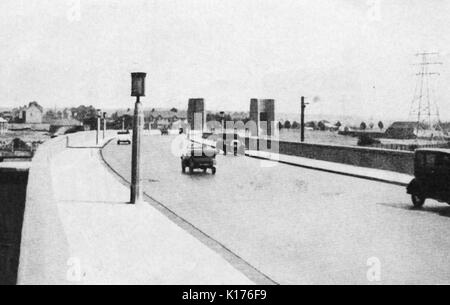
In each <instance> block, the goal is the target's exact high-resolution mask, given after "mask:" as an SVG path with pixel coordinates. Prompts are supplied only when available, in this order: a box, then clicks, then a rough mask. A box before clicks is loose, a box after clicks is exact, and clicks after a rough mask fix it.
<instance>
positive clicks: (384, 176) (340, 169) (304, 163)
mask: <svg viewBox="0 0 450 305" xmlns="http://www.w3.org/2000/svg"><path fill="white" fill-rule="evenodd" d="M246 155H247V156H249V157H252V158H258V159H264V160H271V161H276V162H280V163H283V164H288V165H293V166H299V167H304V168H309V169H315V170H320V171H325V172H329V173H334V174H340V175H346V176H352V177H356V178H362V179H368V180H373V181H379V182H385V183H390V184H397V185H400V186H407V185H408V184H409V183H410V182H411V181H412V179H414V176H411V175H407V174H402V173H397V172H392V171H386V170H379V169H373V168H367V167H358V166H353V165H347V164H342V163H335V162H328V161H321V160H314V159H308V158H302V157H296V156H288V155H282V154H275V153H270V152H263V151H253V150H247V151H246Z"/></svg>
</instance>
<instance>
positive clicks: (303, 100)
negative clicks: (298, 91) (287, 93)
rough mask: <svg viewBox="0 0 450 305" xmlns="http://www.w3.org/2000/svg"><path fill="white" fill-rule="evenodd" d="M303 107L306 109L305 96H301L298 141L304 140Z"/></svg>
mask: <svg viewBox="0 0 450 305" xmlns="http://www.w3.org/2000/svg"><path fill="white" fill-rule="evenodd" d="M305 109H306V103H305V97H304V96H302V104H301V111H300V125H301V126H300V142H302V143H303V142H305Z"/></svg>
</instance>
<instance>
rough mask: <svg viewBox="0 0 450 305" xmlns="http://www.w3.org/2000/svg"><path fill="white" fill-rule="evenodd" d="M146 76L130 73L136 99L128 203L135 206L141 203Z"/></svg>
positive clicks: (132, 92) (132, 91)
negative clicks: (143, 100) (142, 98)
mask: <svg viewBox="0 0 450 305" xmlns="http://www.w3.org/2000/svg"><path fill="white" fill-rule="evenodd" d="M146 76H147V74H146V73H142V72H138V73H131V96H135V97H136V104H135V107H134V118H133V147H132V154H131V155H132V156H131V198H130V203H131V204H136V203H139V202H141V201H142V195H143V192H142V179H141V171H140V167H141V133H142V127H143V121H144V111H143V109H142V103H141V100H140V97H141V96H145V78H146Z"/></svg>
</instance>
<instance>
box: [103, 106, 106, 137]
mask: <svg viewBox="0 0 450 305" xmlns="http://www.w3.org/2000/svg"><path fill="white" fill-rule="evenodd" d="M105 133H106V112H103V140H105Z"/></svg>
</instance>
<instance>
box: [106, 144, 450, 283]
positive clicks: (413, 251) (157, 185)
mask: <svg viewBox="0 0 450 305" xmlns="http://www.w3.org/2000/svg"><path fill="white" fill-rule="evenodd" d="M174 139H175V138H174V137H150V136H148V137H144V141H143V146H144V147H143V156H144V158H143V159H144V160H143V162H144V170H143V173H144V179H145V192H146V193H147V194H148V195H150V196H151V197H152V198H154V199H155V200H157V201H158V202H160V203H161V204H162V205H164V207H166V208H167V209H169V210H170V211H173V212H174V213H175V214H176V215H178V216H179V217H181V218H182V219H184V220H185V221H186V222H188V223H190V224H191V225H192V227H195V228H196V229H198V230H200V231H202V232H203V233H204V234H205V235H206V236H208V237H209V238H211V239H212V240H214V241H217V242H218V243H220V244H221V245H223V248H225V249H227V250H229V251H231V252H232V253H234V254H235V255H236V257H237V258H238V260H242V261H243V262H245V263H246V264H248V265H249V266H250V267H251V268H254V270H253V271H255V270H256V271H257V272H260V275H262V276H266V277H267V278H269V279H270V280H271V281H273V282H275V283H279V284H377V283H381V284H431V283H433V284H436V283H439V284H443V283H450V255H448V254H449V253H448V252H449V250H450V236H449V234H448V233H447V232H448V228H449V227H450V218H449V217H450V207H448V206H447V205H445V204H439V203H437V202H434V201H428V202H427V206H426V208H425V209H424V210H423V211H417V210H413V209H412V208H411V203H410V199H409V197H408V195H406V193H405V189H404V188H403V187H399V186H394V185H389V184H384V183H379V182H372V181H368V180H362V179H357V178H351V177H346V176H341V175H335V174H329V173H324V172H319V171H314V170H307V169H303V168H299V167H294V166H289V165H282V164H275V163H268V162H267V161H260V160H256V159H251V158H247V157H233V156H227V157H223V156H219V157H218V159H217V161H218V171H217V175H215V176H213V175H211V174H210V173H208V174H203V173H201V172H199V173H196V174H194V175H193V176H190V175H188V174H182V173H181V165H180V159H179V157H178V156H175V155H173V154H172V152H171V146H172V142H173V141H174ZM103 155H104V157H105V160H106V161H107V162H108V163H109V164H110V165H111V166H112V167H113V168H114V169H115V170H117V171H118V172H119V173H120V174H121V175H122V176H123V177H124V178H125V179H128V180H129V178H130V173H129V172H130V163H131V161H130V158H131V157H130V155H131V147H130V146H117V145H116V143H115V142H112V143H111V144H110V145H108V146H107V147H106V148H105V149H104V150H103ZM222 250H223V249H222ZM222 250H221V249H219V250H217V251H219V252H220V251H222ZM224 255H226V254H224ZM244 265H245V264H244ZM251 268H246V267H245V266H244V267H243V268H241V270H242V271H243V272H244V273H246V272H249V273H251V272H252V271H251Z"/></svg>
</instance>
